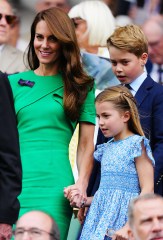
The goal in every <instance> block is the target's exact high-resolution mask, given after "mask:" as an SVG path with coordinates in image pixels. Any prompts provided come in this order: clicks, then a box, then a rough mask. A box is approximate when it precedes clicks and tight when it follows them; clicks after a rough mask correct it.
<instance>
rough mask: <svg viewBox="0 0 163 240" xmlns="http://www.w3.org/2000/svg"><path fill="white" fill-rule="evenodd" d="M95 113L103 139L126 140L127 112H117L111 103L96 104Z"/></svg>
mask: <svg viewBox="0 0 163 240" xmlns="http://www.w3.org/2000/svg"><path fill="white" fill-rule="evenodd" d="M96 113H97V118H98V123H99V127H100V129H101V131H102V133H103V134H104V136H105V137H107V138H108V137H114V139H115V140H120V139H123V138H126V130H127V131H129V130H128V125H127V122H128V120H129V118H130V114H129V112H120V111H118V110H117V109H116V108H115V106H114V104H113V103H112V102H109V101H108V102H102V103H101V102H100V103H99V102H96Z"/></svg>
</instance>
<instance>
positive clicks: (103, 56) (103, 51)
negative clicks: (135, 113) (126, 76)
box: [68, 0, 119, 90]
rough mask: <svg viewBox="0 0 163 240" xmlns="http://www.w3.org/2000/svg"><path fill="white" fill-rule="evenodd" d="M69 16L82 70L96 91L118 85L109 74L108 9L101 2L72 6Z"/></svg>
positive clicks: (112, 21) (112, 25) (111, 25)
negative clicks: (91, 80)
mask: <svg viewBox="0 0 163 240" xmlns="http://www.w3.org/2000/svg"><path fill="white" fill-rule="evenodd" d="M68 14H69V16H70V18H71V19H72V20H73V22H74V25H75V32H76V36H77V40H78V44H79V47H80V50H81V57H82V63H83V66H84V68H85V70H86V71H87V73H88V74H89V75H90V76H92V77H94V79H95V83H96V88H97V89H99V90H103V89H104V88H106V87H108V86H113V85H117V84H118V83H119V81H118V80H117V78H116V77H115V75H114V74H113V72H112V69H111V64H110V61H109V52H108V49H107V48H106V40H107V38H108V37H109V36H110V35H111V34H112V32H113V31H114V28H115V19H114V16H113V14H112V12H111V10H110V9H109V7H108V6H107V5H106V4H105V3H103V2H102V1H96V0H95V1H91V0H90V1H83V2H81V3H79V4H77V5H75V6H73V7H72V8H71V9H70V11H69V13H68ZM107 22H108V23H109V25H108V24H106V23H107Z"/></svg>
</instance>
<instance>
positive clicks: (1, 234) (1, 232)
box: [0, 223, 12, 240]
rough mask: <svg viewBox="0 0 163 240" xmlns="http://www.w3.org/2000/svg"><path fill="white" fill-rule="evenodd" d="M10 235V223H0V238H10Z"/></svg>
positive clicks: (5, 239) (0, 239) (7, 239)
mask: <svg viewBox="0 0 163 240" xmlns="http://www.w3.org/2000/svg"><path fill="white" fill-rule="evenodd" d="M11 236H12V227H11V225H8V224H4V223H0V240H10V239H11Z"/></svg>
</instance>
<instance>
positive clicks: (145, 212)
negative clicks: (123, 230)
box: [128, 193, 163, 240]
mask: <svg viewBox="0 0 163 240" xmlns="http://www.w3.org/2000/svg"><path fill="white" fill-rule="evenodd" d="M128 218H129V226H130V229H129V233H128V235H129V240H148V239H163V198H162V197H161V196H160V195H157V194H153V193H148V194H144V195H142V196H138V197H136V198H134V199H133V200H132V201H131V202H130V204H129V208H128Z"/></svg>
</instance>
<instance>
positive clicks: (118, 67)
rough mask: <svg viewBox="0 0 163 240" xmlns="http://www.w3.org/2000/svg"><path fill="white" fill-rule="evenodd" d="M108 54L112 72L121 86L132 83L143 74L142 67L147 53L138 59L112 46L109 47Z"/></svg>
mask: <svg viewBox="0 0 163 240" xmlns="http://www.w3.org/2000/svg"><path fill="white" fill-rule="evenodd" d="M109 53H110V60H111V64H112V70H113V72H114V74H115V75H116V77H117V78H118V79H119V81H120V82H121V83H122V84H127V83H131V82H133V81H134V80H135V79H136V78H137V77H139V76H140V75H141V74H142V73H143V72H144V65H145V64H146V62H147V57H148V54H147V53H143V54H142V56H141V57H139V58H138V57H137V56H136V55H135V54H133V53H130V52H127V51H125V50H121V49H118V48H116V47H113V46H110V47H109Z"/></svg>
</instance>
